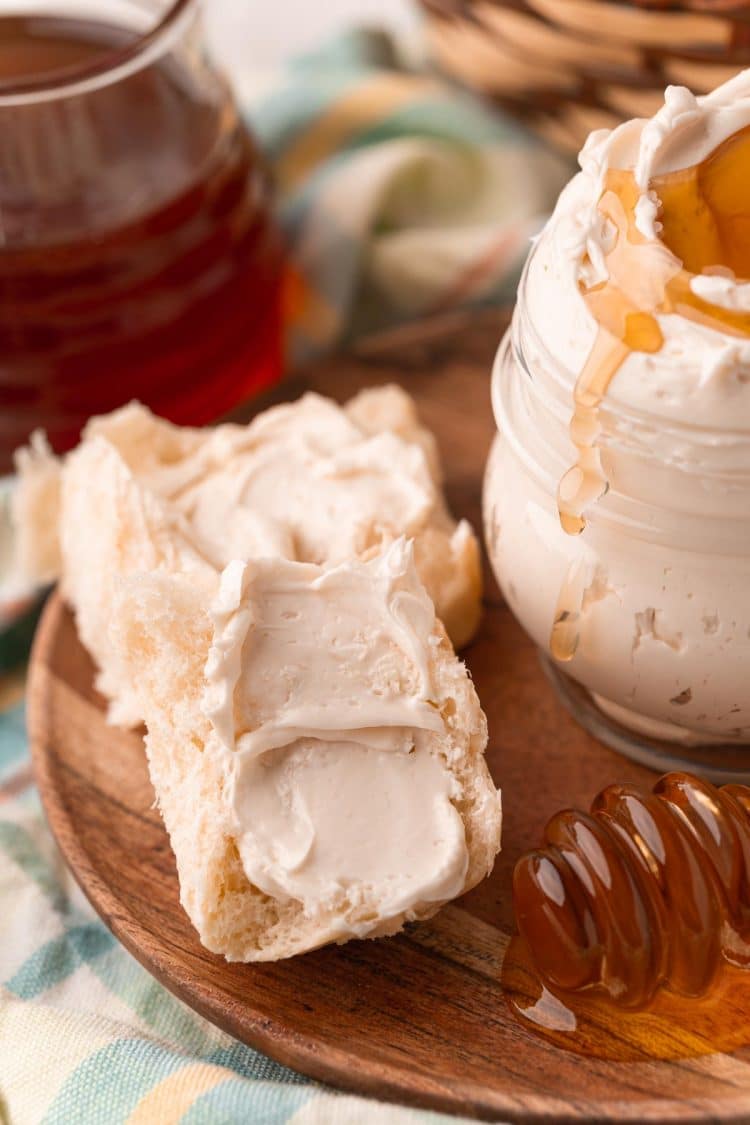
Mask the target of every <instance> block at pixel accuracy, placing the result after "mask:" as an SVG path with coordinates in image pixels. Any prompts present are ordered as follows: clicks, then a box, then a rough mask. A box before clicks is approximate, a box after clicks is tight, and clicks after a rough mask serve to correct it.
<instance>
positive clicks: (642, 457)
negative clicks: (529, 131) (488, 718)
mask: <svg viewBox="0 0 750 1125" xmlns="http://www.w3.org/2000/svg"><path fill="white" fill-rule="evenodd" d="M580 164H581V171H580V172H579V173H578V175H577V176H575V177H574V179H573V180H572V181H571V183H570V184H569V185H568V186H567V188H566V189H565V190H564V191H563V193H562V195H561V196H560V199H559V202H558V204H557V207H556V209H555V211H554V213H553V215H552V217H551V218H550V220H549V222H548V223H547V226H546V228H545V230H544V231H543V233H542V235H541V236H540V238H539V239H538V241H537V242H536V245H535V246H534V248H533V250H532V252H531V255H530V257H529V260H528V262H527V265H526V270H525V273H524V276H523V279H522V281H521V285H520V288H519V294H518V303H517V307H516V311H515V314H514V317H513V324H512V327H511V329H510V331H509V333H508V335H507V336H506V338H505V339H504V340H503V342H502V344H501V347H500V350H499V353H498V357H497V361H496V365H495V370H494V374H493V387H492V390H493V407H494V412H495V416H496V420H497V425H498V431H499V432H498V435H497V437H496V439H495V443H494V446H493V449H492V453H491V456H490V461H489V464H488V468H487V476H486V482H485V497H484V502H485V520H486V531H487V541H488V545H489V550H490V556H491V558H492V562H493V565H494V568H495V571H496V573H497V576H498V579H499V581H500V584H501V586H502V590H503V593H504V595H505V597H506V599H507V601H508V603H509V605H510V607H511V609H512V610H513V612H514V613H515V615H516V616H517V617H518V619H519V621H520V622H521V624H522V625H523V626H524V628H525V629H526V630H527V631H528V633H529V634H530V635H531V636H532V638H533V639H534V641H535V642H536V643H537V644H538V645H539V646H540V648H541V649H542V650H543V652H545V653H546V654H547V657H548V666H549V668H550V670H551V673H552V677H553V679H555V680H556V681H557V683H558V687H559V688H560V690H561V692H562V694H563V696H564V697H566V698H567V700H568V702H569V703H572V705H573V708H574V710H576V711H577V712H578V714H579V717H581V718H582V719H583V721H584V722H585V723H587V724H588V725H589V726H590V727H591V728H592V729H594V730H595V731H596V733H598V734H600V735H601V736H602V737H603V738H605V739H606V740H608V741H610V742H611V743H612V744H614V745H616V746H618V747H619V748H620V749H624V750H625V751H626V752H630V753H632V754H633V755H634V756H636V757H639V758H641V760H645V761H648V762H650V763H651V764H657V765H662V764H664V762H666V761H668V760H669V758H670V756H671V757H672V759H673V760H675V759H676V760H680V758H681V759H682V760H685V758H686V757H687V758H688V760H690V761H692V762H693V763H694V762H695V761H696V760H701V761H702V763H703V764H704V765H707V766H708V769H709V771H711V769H712V767H713V766H714V765H715V768H714V769H713V773H714V774H715V775H717V776H719V777H721V778H722V779H725V780H728V779H729V778H730V777H731V776H733V775H734V776H736V775H737V774H740V773H742V772H743V771H744V770H745V769H746V768H747V767H745V766H744V764H741V767H740V768H739V769H738V768H737V763H738V761H740V762H742V751H741V747H742V746H743V745H748V744H750V71H745V72H743V73H742V74H740V75H738V76H737V77H736V78H735V79H733V80H732V81H731V82H729V83H727V84H726V85H724V86H722V87H720V88H719V89H717V90H716V91H714V93H712V94H710V95H708V96H706V97H698V98H696V97H694V96H693V95H692V94H691V93H690V92H689V91H688V90H686V89H683V88H677V87H670V88H669V89H668V90H667V91H666V94H665V101H664V106H663V107H662V109H660V110H659V112H658V113H657V114H656V115H655V116H654V117H653V118H652V119H651V120H634V121H629V122H627V123H626V124H624V125H622V126H620V127H619V128H617V129H615V130H613V131H611V132H608V131H601V132H597V133H594V134H592V136H591V137H590V138H589V141H588V142H587V144H586V146H585V147H584V149H583V151H582V153H581V156H580ZM676 744H677V746H680V747H681V748H679V749H677V748H676ZM720 747H723V750H720V749H719V748H720ZM691 748H692V749H691ZM724 752H726V754H727V755H729V757H730V758H731V761H732V765H731V767H724V766H722V765H721V764H720V763H721V762H722V761H723V759H722V753H724ZM696 755H697V758H696ZM701 756H702V757H701Z"/></svg>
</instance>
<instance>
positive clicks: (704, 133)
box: [525, 71, 750, 430]
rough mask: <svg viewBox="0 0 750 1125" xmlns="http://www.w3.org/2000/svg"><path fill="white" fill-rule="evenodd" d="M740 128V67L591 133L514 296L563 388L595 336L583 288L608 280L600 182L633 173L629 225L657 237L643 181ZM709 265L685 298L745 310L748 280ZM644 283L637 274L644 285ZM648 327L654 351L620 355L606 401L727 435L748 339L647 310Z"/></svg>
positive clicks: (741, 400) (743, 397)
mask: <svg viewBox="0 0 750 1125" xmlns="http://www.w3.org/2000/svg"><path fill="white" fill-rule="evenodd" d="M748 126H750V71H744V72H742V73H741V74H738V75H737V76H736V77H735V78H733V79H732V80H731V81H729V82H727V83H725V84H724V85H723V86H720V87H719V88H718V89H716V90H715V91H713V93H711V94H708V95H705V96H702V97H696V96H694V95H693V94H692V93H690V91H689V90H687V89H685V88H683V87H675V86H670V87H668V89H667V90H666V93H665V98H664V105H663V106H662V108H661V109H660V110H659V111H658V112H657V113H656V114H655V115H654V117H653V118H651V119H649V120H647V119H635V120H632V121H627V122H625V123H624V124H623V125H620V126H619V127H618V128H616V129H613V130H600V131H597V132H595V133H593V134H592V135H591V136H590V138H589V140H588V142H587V143H586V145H585V146H584V148H583V150H582V152H581V154H580V158H579V161H580V165H581V171H580V172H579V174H578V175H577V176H575V177H574V178H573V180H572V181H571V182H570V184H569V185H568V187H567V188H566V189H565V190H564V191H563V193H562V194H561V196H560V199H559V201H558V204H557V207H556V208H555V211H554V213H553V215H552V216H551V218H550V220H549V222H548V224H547V226H546V228H545V230H544V231H543V233H542V235H541V236H540V238H539V241H538V243H537V246H536V248H535V251H534V253H533V255H532V257H531V259H530V262H529V267H528V275H527V285H526V290H525V292H526V300H527V305H528V310H529V315H530V318H531V320H532V322H533V323H534V325H535V328H536V331H537V336H538V340H539V343H540V346H541V347H542V348H543V350H544V352H545V353H546V354H547V355H548V356H554V357H555V359H556V361H557V362H559V364H560V366H561V368H562V370H563V371H564V372H567V376H566V378H568V380H569V382H570V385H571V387H572V385H573V383H574V381H575V378H576V376H577V375H578V373H579V372H580V371H581V370H582V368H583V366H584V364H585V362H586V360H587V357H588V356H589V354H590V353H591V350H592V348H593V346H594V342H595V339H596V333H597V324H596V322H595V320H594V317H593V316H592V314H591V311H590V309H589V308H587V305H586V301H585V299H584V295H583V292H582V288H583V289H588V290H590V289H591V287H592V286H596V285H597V284H604V283H606V281H607V280H608V270H607V262H606V259H607V256H608V254H609V251H610V250H611V247H612V242H613V238H614V237H615V233H616V232H614V231H613V228H612V225H611V223H610V222H608V220H607V218H606V217H605V216H603V215H602V213H601V211H600V209H599V202H600V199H601V197H602V192H603V190H604V187H605V181H606V178H607V175H608V174H609V173H610V172H611V171H613V170H624V171H628V172H631V173H632V174H633V177H634V180H635V184H636V185H637V189H638V193H639V195H638V199H637V203H636V205H635V227H636V229H637V230H638V232H639V233H640V235H641V236H643V238H644V239H645V240H647V241H651V242H656V241H657V240H658V239H659V236H660V234H661V224H660V219H659V203H660V201H659V199H658V195H657V194H656V193H655V192H654V191H653V190H652V187H651V186H650V185H652V182H653V181H654V180H655V179H656V178H658V177H663V176H667V175H669V174H671V173H676V172H679V171H680V170H682V169H688V168H691V167H693V166H695V165H698V164H700V163H701V162H702V161H704V160H706V158H708V157H709V156H711V154H713V153H714V152H715V151H716V150H717V149H718V148H719V147H720V146H721V145H722V144H723V143H724V142H725V141H727V140H728V139H729V138H730V137H732V136H733V135H734V134H737V133H739V132H740V131H741V130H743V129H746V128H747V127H748ZM688 221H690V220H688ZM668 253H669V251H668V250H667V248H666V247H664V254H665V255H666V254H668ZM717 266H718V268H716V269H708V270H705V271H703V273H702V275H700V276H696V277H694V278H693V279H692V280H691V283H690V288H691V290H692V292H693V293H694V294H695V296H696V297H698V298H701V299H702V300H704V301H706V302H708V303H710V304H712V305H714V306H716V307H717V308H719V309H726V310H730V311H748V310H750V288H749V287H748V285H747V284H746V282H747V280H748V279H746V278H742V279H737V278H735V276H734V275H733V274H732V272H731V271H730V270H726V269H722V268H721V265H720V263H717ZM648 283H649V278H648V277H644V278H643V284H644V285H647V284H648ZM657 320H658V325H659V329H660V332H661V336H662V338H663V343H662V345H661V347H660V348H659V349H658V350H654V351H653V352H650V353H648V354H647V353H645V352H642V351H632V352H631V353H630V354H629V355H627V356H626V357H625V358H624V360H623V361H622V363H621V364H620V366H619V368H618V370H617V372H616V374H615V376H614V378H613V380H612V382H611V385H610V387H609V390H608V397H611V399H612V400H613V401H616V402H620V403H622V404H624V405H626V406H629V407H633V408H635V409H641V410H645V411H648V412H649V413H651V414H656V415H662V416H665V417H668V418H669V419H671V420H672V421H675V422H687V423H690V422H694V421H695V420H696V419H698V418H699V419H700V421H701V424H702V425H704V426H705V427H706V428H715V429H717V430H733V429H734V428H736V425H737V419H738V411H740V412H741V411H743V410H744V411H748V410H750V377H749V376H750V344H749V343H748V341H747V339H746V338H741V337H739V336H738V335H737V334H736V333H732V332H730V331H721V330H717V328H716V326H708V325H706V324H701V323H697V322H695V321H688V320H687V319H686V318H685V317H684V316H681V315H679V314H677V313H658V314H657ZM532 358H533V357H532ZM745 416H747V414H745Z"/></svg>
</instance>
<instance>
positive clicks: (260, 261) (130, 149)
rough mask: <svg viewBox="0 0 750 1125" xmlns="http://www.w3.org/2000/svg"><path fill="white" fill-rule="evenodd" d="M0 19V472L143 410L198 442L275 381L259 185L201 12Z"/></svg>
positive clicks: (276, 241) (153, 8)
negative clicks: (194, 434)
mask: <svg viewBox="0 0 750 1125" xmlns="http://www.w3.org/2000/svg"><path fill="white" fill-rule="evenodd" d="M4 7H6V5H4V2H3V0H0V170H1V171H0V472H2V471H3V470H7V469H8V468H9V467H10V465H11V454H12V451H13V450H14V449H15V448H16V447H17V446H19V445H20V444H22V443H24V442H25V441H26V440H27V438H28V436H29V434H30V433H31V432H32V431H33V430H34V429H36V428H38V427H43V428H44V429H46V431H47V433H48V435H49V438H50V440H51V443H52V445H53V446H54V447H55V448H56V449H57V450H63V449H65V448H68V447H69V446H71V445H72V444H73V443H74V442H75V441H76V439H77V437H78V434H79V431H80V428H81V425H82V424H83V423H84V422H85V420H86V418H87V417H89V416H90V415H92V414H97V413H102V412H105V411H108V410H111V409H112V408H114V407H116V406H118V405H120V404H122V403H124V402H127V401H129V400H130V399H133V398H137V399H140V400H141V401H142V402H145V403H146V404H148V405H149V406H150V407H152V408H153V409H154V410H155V411H157V412H158V413H160V414H163V415H165V416H167V417H169V418H171V419H173V420H174V421H177V422H180V423H193V424H200V423H203V422H206V421H208V420H210V419H212V418H215V417H217V416H219V415H221V414H222V413H224V412H226V411H227V410H228V409H230V408H231V407H232V406H233V405H235V404H236V403H237V402H239V401H240V400H242V399H243V398H245V397H247V395H248V394H249V393H251V392H252V391H254V390H256V389H258V388H260V387H263V386H265V385H267V384H269V383H271V382H272V381H274V380H275V379H276V378H277V377H278V375H279V374H280V368H281V343H280V341H281V323H280V287H281V245H280V237H279V234H278V231H277V229H276V227H275V225H274V222H273V218H272V213H271V205H270V193H269V182H268V176H267V172H266V169H265V168H264V165H263V162H262V160H261V158H260V155H259V152H258V149H257V147H256V145H255V143H254V141H253V139H252V138H251V136H250V135H249V133H248V131H247V129H246V128H245V126H244V125H243V123H242V122H241V121H240V119H239V117H238V114H237V111H236V108H235V106H234V103H233V101H232V98H231V95H230V92H229V89H228V86H227V85H226V83H225V81H224V80H223V78H222V77H221V76H220V75H219V74H218V73H217V71H216V69H215V68H214V66H213V65H212V63H211V61H210V60H209V58H208V57H207V55H206V52H205V49H204V42H203V35H202V27H201V22H200V18H199V12H198V7H197V3H196V0H179V2H177V3H173V4H169V3H165V2H163V0H162V2H159V0H139V2H136V0H118V2H114V0H101V2H100V3H97V4H96V5H87V6H85V7H84V5H83V3H81V4H80V5H78V6H77V5H76V4H75V3H73V2H58V3H55V0H49V3H48V4H46V5H45V6H44V7H41V8H40V7H39V6H36V7H35V8H34V9H33V12H30V14H28V15H24V14H20V15H19V14H18V12H19V9H18V7H17V6H14V7H13V8H12V9H11V8H10V7H9V6H7V11H4Z"/></svg>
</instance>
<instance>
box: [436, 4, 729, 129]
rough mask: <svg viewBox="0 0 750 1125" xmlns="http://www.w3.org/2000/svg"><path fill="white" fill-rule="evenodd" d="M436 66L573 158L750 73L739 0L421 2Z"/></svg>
mask: <svg viewBox="0 0 750 1125" xmlns="http://www.w3.org/2000/svg"><path fill="white" fill-rule="evenodd" d="M421 3H422V6H423V8H424V9H425V13H426V19H427V36H428V41H429V45H430V50H431V52H432V55H433V58H434V59H435V60H436V62H437V63H438V65H439V66H440V67H441V68H442V69H443V70H444V71H446V72H447V73H449V74H450V75H452V76H453V77H454V78H457V79H459V80H460V81H462V82H463V83H465V84H466V85H469V86H471V87H472V88H473V89H475V90H478V91H480V92H481V93H483V94H485V95H489V96H490V97H492V99H493V100H495V101H496V102H498V103H499V104H500V105H502V106H504V107H505V108H508V109H511V110H512V111H513V112H514V113H516V114H519V115H520V116H522V117H523V118H524V119H525V120H526V121H527V122H528V123H529V124H530V125H531V126H532V127H533V128H535V129H536V130H537V131H538V132H540V133H542V134H543V135H544V136H545V137H547V138H548V139H550V140H552V141H553V142H554V143H555V144H557V145H558V146H560V147H562V148H564V149H566V150H575V151H577V150H578V149H579V148H580V147H581V145H582V144H583V142H584V140H585V139H586V136H587V135H588V133H589V132H590V131H591V130H592V129H598V128H602V127H610V126H612V125H616V124H617V123H618V122H620V121H622V120H624V119H626V118H628V117H646V116H651V114H653V113H654V112H655V111H656V110H657V109H658V108H659V106H660V105H661V103H662V100H663V94H664V88H665V86H668V85H669V84H670V83H675V84H678V85H685V86H689V87H690V88H691V89H692V90H693V91H694V92H695V93H697V94H702V93H707V92H708V91H709V90H712V89H713V88H714V87H715V86H718V85H719V84H720V83H721V82H724V81H726V79H727V78H730V77H731V76H732V75H733V74H736V73H737V71H738V70H740V69H742V67H745V66H750V3H737V2H736V0H692V2H691V0H685V2H683V3H677V2H675V0H464V2H462V0H421Z"/></svg>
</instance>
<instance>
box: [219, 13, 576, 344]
mask: <svg viewBox="0 0 750 1125" xmlns="http://www.w3.org/2000/svg"><path fill="white" fill-rule="evenodd" d="M237 88H238V94H239V97H240V100H241V103H242V104H243V106H244V107H245V108H246V110H247V113H248V117H249V120H250V122H251V125H252V127H253V129H254V130H255V132H256V134H257V135H258V137H259V139H260V141H261V143H262V145H263V146H264V148H265V150H266V152H267V154H268V156H269V158H270V161H271V165H272V167H273V169H274V171H275V176H276V186H277V191H278V194H279V198H280V210H281V219H282V223H283V226H284V228H285V231H286V233H287V241H288V245H289V247H290V259H291V260H290V269H289V278H288V279H289V285H288V291H287V298H288V300H287V323H288V345H289V347H288V351H289V356H290V359H291V361H292V362H299V361H301V360H305V359H308V358H310V357H311V356H314V355H316V354H319V353H320V352H322V351H325V350H327V349H329V348H330V347H331V346H332V345H334V344H338V343H341V342H342V340H344V339H345V338H351V337H352V336H354V335H357V334H361V333H362V332H364V331H372V330H374V329H376V328H381V327H384V326H386V325H391V324H393V323H394V322H396V321H398V320H400V319H412V318H414V317H423V316H429V315H431V314H435V313H438V312H441V311H444V310H447V309H451V308H455V307H457V306H459V305H465V304H470V303H475V304H476V303H487V302H489V301H507V300H509V299H510V298H511V297H512V295H513V292H514V290H515V285H516V282H517V280H518V273H519V271H520V267H521V264H522V262H523V259H524V257H525V256H526V252H527V249H528V243H529V238H530V237H531V235H532V234H534V233H535V232H536V231H537V230H538V229H539V226H540V223H541V220H542V218H543V217H544V215H545V214H546V213H547V212H549V210H550V209H551V208H552V206H553V205H554V202H555V200H556V198H557V195H558V192H559V190H560V188H561V187H562V186H563V184H564V183H565V181H566V180H567V179H568V178H569V176H570V174H571V167H570V166H569V165H568V163H567V162H566V161H564V160H562V159H561V158H560V157H558V156H556V155H555V154H553V153H552V152H550V151H549V150H548V149H546V148H544V147H542V146H541V145H540V144H539V143H538V142H537V141H535V140H534V139H532V138H531V137H530V136H529V135H528V134H527V133H526V132H525V131H524V130H522V129H521V128H520V127H519V126H517V125H516V124H515V123H513V122H511V121H509V120H507V119H504V118H502V117H500V116H499V115H498V114H497V113H496V112H494V111H492V110H491V109H489V108H487V107H484V106H483V105H482V104H481V103H479V102H478V101H477V100H476V99H475V98H474V97H473V96H472V95H470V94H468V93H465V92H462V91H459V90H458V89H456V88H454V87H451V86H449V85H447V84H446V83H445V82H443V81H440V80H439V79H438V78H436V77H434V76H431V75H429V74H426V73H415V72H412V71H409V70H407V69H405V68H404V67H402V66H400V65H399V60H398V55H397V52H396V50H395V47H394V45H393V43H392V41H391V40H390V39H389V38H388V37H387V36H385V35H382V34H378V33H375V32H352V33H351V34H349V35H347V36H345V37H343V38H342V39H339V40H336V41H335V42H334V43H333V44H332V45H330V46H329V47H327V48H325V49H324V50H321V51H319V52H317V53H315V54H313V55H310V56H307V57H304V58H302V59H299V60H297V62H296V63H295V64H294V65H292V66H291V67H289V68H287V69H285V70H284V71H282V72H281V73H273V74H270V75H258V74H252V75H248V76H246V77H244V78H243V77H242V76H241V75H240V76H239V80H238V82H237Z"/></svg>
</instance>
